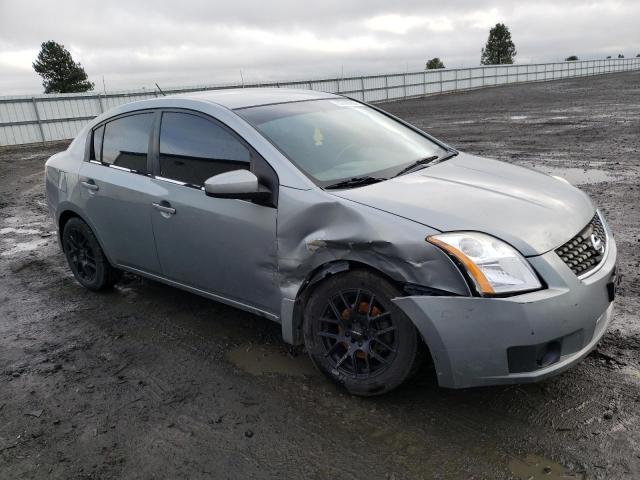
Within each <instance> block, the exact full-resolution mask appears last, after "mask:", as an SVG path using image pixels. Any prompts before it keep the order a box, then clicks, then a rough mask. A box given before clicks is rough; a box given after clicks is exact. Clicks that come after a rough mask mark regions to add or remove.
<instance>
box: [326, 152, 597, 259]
mask: <svg viewBox="0 0 640 480" xmlns="http://www.w3.org/2000/svg"><path fill="white" fill-rule="evenodd" d="M331 193H333V194H334V195H337V196H339V197H341V198H344V199H348V200H351V201H354V202H358V203H360V204H363V205H367V206H370V207H373V208H376V209H379V210H383V211H385V212H389V213H392V214H395V215H399V216H401V217H405V218H407V219H409V220H413V221H415V222H419V223H422V224H424V225H427V226H429V227H432V228H435V229H437V230H440V231H454V230H474V231H479V232H485V233H488V234H490V235H493V236H495V237H498V238H500V239H502V240H504V241H506V242H508V243H510V244H511V245H513V246H514V247H515V248H517V249H518V250H519V251H520V252H521V253H522V254H523V255H525V256H532V255H540V254H543V253H545V252H547V251H549V250H552V249H554V248H556V247H559V246H560V245H562V244H563V243H565V242H566V241H568V240H569V239H571V238H572V237H573V236H575V235H576V234H577V233H578V232H579V231H580V230H581V229H582V228H584V226H585V225H586V224H587V223H588V222H589V221H590V220H591V218H593V215H594V213H595V207H594V206H593V203H592V202H591V200H590V199H589V197H588V196H587V195H586V194H585V193H583V192H582V191H580V190H578V189H577V188H575V187H573V186H571V185H569V184H568V183H565V182H563V181H561V180H558V179H556V178H553V177H551V176H549V175H546V174H544V173H540V172H537V171H535V170H532V169H529V168H524V167H518V166H515V165H511V164H508V163H504V162H500V161H497V160H490V159H486V158H481V157H476V156H473V155H467V154H464V153H460V154H459V155H458V156H456V157H454V158H452V159H450V160H446V161H444V162H442V163H439V164H436V165H433V166H431V167H427V168H424V169H422V170H419V171H417V172H414V173H411V174H408V175H403V176H400V177H397V178H393V179H390V180H387V181H384V182H380V183H376V184H373V185H368V186H365V187H360V188H353V189H349V190H340V191H336V192H331Z"/></svg>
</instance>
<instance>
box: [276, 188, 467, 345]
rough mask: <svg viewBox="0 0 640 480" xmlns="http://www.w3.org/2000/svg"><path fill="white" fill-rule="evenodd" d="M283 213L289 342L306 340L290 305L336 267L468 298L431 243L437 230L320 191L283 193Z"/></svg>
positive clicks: (282, 272) (281, 255)
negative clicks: (350, 264) (374, 272)
mask: <svg viewBox="0 0 640 480" xmlns="http://www.w3.org/2000/svg"><path fill="white" fill-rule="evenodd" d="M280 195H281V201H280V206H279V211H278V236H277V238H278V273H279V279H280V290H281V295H282V298H283V302H284V306H283V308H282V313H283V315H282V317H281V322H282V329H283V335H284V337H285V340H287V341H289V342H291V343H299V342H300V341H301V340H302V339H301V337H300V336H299V335H296V333H295V332H297V331H299V325H297V324H296V322H298V321H299V318H295V315H294V312H293V308H292V307H291V305H290V302H292V301H295V300H296V299H297V298H298V296H299V293H300V291H301V290H302V289H303V288H304V286H305V285H306V282H309V281H310V280H311V279H312V278H313V275H314V274H316V273H317V272H318V269H322V268H324V267H325V266H327V265H332V264H334V263H336V262H342V264H343V265H344V262H345V261H347V262H353V263H354V264H357V265H364V266H367V267H369V268H372V269H375V270H377V271H379V272H381V273H383V274H384V275H386V276H388V277H389V278H391V279H393V280H395V281H398V282H403V283H413V284H417V285H422V286H426V287H430V288H433V289H437V290H444V291H446V292H450V293H451V294H454V295H469V294H470V291H469V287H468V285H467V283H466V280H465V279H464V277H463V275H462V274H461V273H460V271H459V269H458V268H457V267H456V266H455V265H454V263H453V262H452V261H451V259H449V257H448V256H447V255H446V254H445V253H444V252H442V250H440V249H439V248H437V247H435V246H433V245H431V244H429V243H427V242H426V241H425V238H426V237H427V236H428V235H432V234H435V233H438V231H437V230H434V229H433V228H430V227H427V226H425V225H421V224H419V223H416V222H410V221H407V220H406V219H404V218H400V217H398V216H396V215H393V214H389V213H387V212H383V211H380V210H377V209H375V208H372V207H368V206H365V205H361V204H358V203H355V202H351V201H349V200H346V199H343V198H340V197H338V196H335V195H332V194H329V193H327V192H324V191H321V190H309V191H300V190H297V189H292V188H281V190H280Z"/></svg>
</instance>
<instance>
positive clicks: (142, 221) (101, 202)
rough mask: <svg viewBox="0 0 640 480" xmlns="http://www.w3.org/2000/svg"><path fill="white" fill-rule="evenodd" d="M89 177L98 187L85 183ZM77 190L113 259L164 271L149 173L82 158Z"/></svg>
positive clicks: (132, 265) (81, 202)
mask: <svg viewBox="0 0 640 480" xmlns="http://www.w3.org/2000/svg"><path fill="white" fill-rule="evenodd" d="M88 180H91V181H93V182H95V185H96V186H97V187H98V190H95V191H93V190H88V189H87V188H85V187H84V186H83V185H82V182H83V181H88ZM77 192H78V193H77V197H76V198H75V203H76V204H78V205H79V206H80V208H81V210H82V211H83V212H85V215H86V216H87V217H88V218H90V219H91V222H92V223H93V225H94V228H95V230H96V234H97V235H98V238H100V240H101V242H102V247H103V249H104V250H105V251H106V253H107V256H108V257H109V259H110V260H111V261H112V262H113V263H115V264H116V265H118V266H127V267H132V268H136V269H139V270H143V271H146V272H150V273H154V274H159V273H160V272H161V269H160V262H159V261H158V256H157V254H156V247H155V242H154V238H153V228H152V225H151V208H152V207H151V203H152V199H153V198H156V196H157V193H158V189H157V188H156V187H155V185H154V184H153V183H152V182H151V179H150V178H149V177H147V176H145V175H140V174H136V173H132V172H128V171H124V170H119V169H116V168H111V167H107V166H104V165H99V164H96V163H93V162H83V164H82V167H81V168H80V172H79V178H78V186H77Z"/></svg>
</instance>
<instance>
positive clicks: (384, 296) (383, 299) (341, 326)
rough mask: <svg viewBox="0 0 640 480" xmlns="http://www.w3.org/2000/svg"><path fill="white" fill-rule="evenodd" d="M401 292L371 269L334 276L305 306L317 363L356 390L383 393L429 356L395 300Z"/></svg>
mask: <svg viewBox="0 0 640 480" xmlns="http://www.w3.org/2000/svg"><path fill="white" fill-rule="evenodd" d="M401 295H402V294H401V292H400V291H398V289H397V288H396V287H395V286H393V285H392V284H391V283H390V282H388V281H387V280H386V279H384V278H382V277H380V276H378V275H375V274H373V273H370V272H368V271H365V270H354V271H350V272H346V273H340V274H337V275H334V276H332V277H330V278H328V279H327V280H325V281H323V282H322V283H321V284H320V285H318V287H316V289H315V290H314V291H313V293H312V294H311V296H310V297H309V300H308V302H307V304H306V306H305V314H304V341H305V346H306V348H307V351H308V352H309V356H310V357H311V360H312V361H313V363H314V365H315V366H316V367H317V368H318V369H319V370H320V371H321V372H323V373H324V374H325V375H326V376H327V377H329V378H330V379H331V380H332V381H334V382H336V383H338V384H339V385H341V386H343V387H344V388H346V389H347V391H348V392H349V393H351V394H353V395H359V396H372V395H382V394H384V393H387V392H389V391H391V390H393V389H394V388H396V387H398V386H399V385H400V384H402V383H403V382H404V381H405V380H406V379H408V378H409V377H410V376H411V375H412V374H414V373H415V372H416V371H417V370H418V369H419V367H420V365H421V363H422V361H423V360H424V358H425V355H424V354H423V353H422V352H423V345H421V339H420V336H419V334H418V331H417V330H416V328H415V326H414V325H413V323H412V322H411V320H410V319H409V318H408V317H407V316H406V315H405V314H404V312H402V310H400V309H399V308H398V307H397V306H396V305H395V304H394V303H393V302H392V301H391V299H392V298H396V297H398V296H401Z"/></svg>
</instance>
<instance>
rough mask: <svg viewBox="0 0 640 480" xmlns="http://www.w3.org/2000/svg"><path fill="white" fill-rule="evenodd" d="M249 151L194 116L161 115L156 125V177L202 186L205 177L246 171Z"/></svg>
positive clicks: (214, 125)
mask: <svg viewBox="0 0 640 480" xmlns="http://www.w3.org/2000/svg"><path fill="white" fill-rule="evenodd" d="M250 162H251V154H250V152H249V149H248V148H247V147H246V146H245V145H243V144H242V142H241V141H240V140H239V139H238V138H237V137H236V136H235V135H234V134H232V133H231V132H230V131H228V130H227V129H226V128H224V127H223V126H221V125H219V124H217V123H216V122H214V121H212V120H208V119H206V118H204V117H201V116H198V115H192V114H189V113H179V112H165V113H163V114H162V122H161V124H160V176H161V177H163V178H168V179H171V180H178V181H180V182H184V183H186V184H189V185H194V186H198V187H200V186H202V185H204V182H205V180H206V179H208V178H209V177H212V176H214V175H217V174H219V173H224V172H228V171H231V170H240V169H246V170H248V169H249V167H250Z"/></svg>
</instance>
